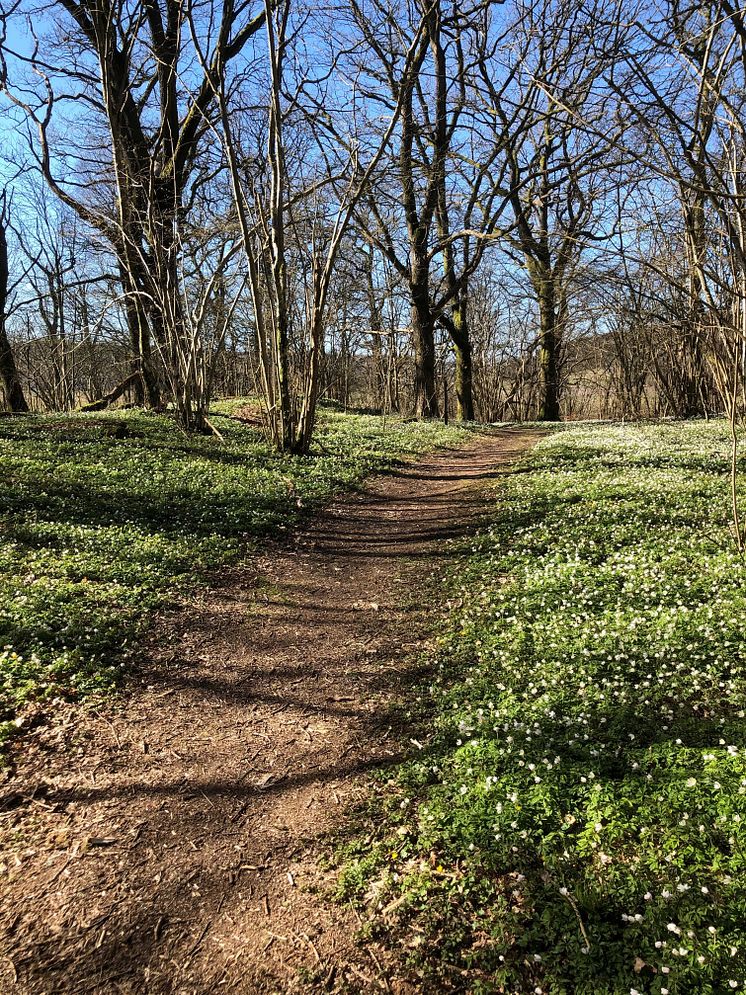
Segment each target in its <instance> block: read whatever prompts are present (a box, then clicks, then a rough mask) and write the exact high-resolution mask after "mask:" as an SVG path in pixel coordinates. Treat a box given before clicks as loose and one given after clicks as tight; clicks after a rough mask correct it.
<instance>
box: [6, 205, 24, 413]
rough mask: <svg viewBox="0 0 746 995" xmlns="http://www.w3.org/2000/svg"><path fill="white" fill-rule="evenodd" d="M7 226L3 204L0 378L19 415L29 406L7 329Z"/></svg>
mask: <svg viewBox="0 0 746 995" xmlns="http://www.w3.org/2000/svg"><path fill="white" fill-rule="evenodd" d="M6 226H7V214H6V208H5V203H4V202H3V204H2V210H0V377H2V380H3V386H4V387H5V394H6V396H7V400H8V405H9V407H10V410H11V411H14V412H17V413H19V412H25V411H28V404H27V403H26V398H25V396H24V393H23V388H22V386H21V380H20V377H19V376H18V369H17V367H16V361H15V358H14V356H13V350H12V349H11V348H10V342H9V340H8V333H7V331H6V328H5V315H6V308H7V304H8V281H9V278H10V269H9V266H8V239H7V235H6Z"/></svg>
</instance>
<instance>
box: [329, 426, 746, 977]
mask: <svg viewBox="0 0 746 995" xmlns="http://www.w3.org/2000/svg"><path fill="white" fill-rule="evenodd" d="M727 448H728V443H727V433H726V431H725V429H724V427H723V425H722V424H717V423H715V424H712V423H711V424H676V425H674V424H667V425H657V426H648V427H639V426H622V427H610V426H603V427H580V426H579V427H571V428H568V430H566V431H563V432H558V433H556V434H554V435H552V436H550V437H548V438H546V439H545V440H543V441H542V442H541V444H540V445H539V446H538V447H537V449H536V450H535V451H534V452H533V453H532V454H531V455H530V456H528V457H527V458H526V459H525V460H524V461H523V462H522V463H521V464H520V465H519V466H518V467H517V468H516V470H515V472H514V473H513V474H511V475H510V476H509V478H508V479H507V481H506V483H505V484H504V486H501V487H500V490H499V492H497V494H496V504H495V508H494V520H493V522H492V524H491V526H490V527H488V528H487V529H486V530H485V531H483V532H482V533H481V534H480V536H479V537H478V538H477V539H476V540H475V541H473V542H471V544H470V548H469V549H467V550H465V555H464V559H463V562H461V563H460V565H459V568H458V571H457V572H454V573H457V576H453V575H452V576H451V577H450V581H449V583H450V586H451V590H452V598H453V601H454V603H455V605H456V607H455V608H454V610H453V611H452V612H451V613H450V614H449V617H448V619H447V620H446V621H444V623H443V625H444V631H443V637H442V641H441V646H440V650H439V652H438V654H437V658H436V660H435V661H434V675H435V676H434V679H433V683H432V686H431V687H429V688H426V689H423V691H422V697H421V703H420V706H419V707H420V708H421V710H422V714H419V715H418V714H417V713H416V712H413V714H412V717H411V721H412V723H413V726H412V728H413V733H412V739H413V741H415V740H416V741H417V743H419V744H420V745H421V746H422V749H421V751H420V752H419V753H418V754H417V756H416V757H415V758H414V759H412V760H411V761H410V762H408V763H407V764H406V765H405V766H404V767H403V768H402V769H401V770H400V771H399V772H398V773H397V775H396V777H395V779H394V780H393V781H389V782H388V783H387V784H386V785H384V786H382V787H381V796H380V798H379V800H378V802H377V803H376V804H377V805H378V818H377V824H376V826H375V828H371V829H370V831H369V833H368V835H367V836H365V837H364V838H358V839H356V840H355V841H354V842H352V843H348V844H347V845H346V846H345V847H344V848H343V851H342V857H343V859H344V860H345V864H344V866H343V873H342V880H341V895H342V896H343V897H345V898H348V899H350V900H352V901H356V902H359V903H361V905H364V906H365V907H366V909H367V911H368V914H369V916H370V918H371V926H370V928H371V929H372V930H373V931H374V932H376V933H379V934H380V935H381V936H385V937H386V938H387V941H388V942H390V943H391V944H394V945H396V946H398V948H399V949H400V951H401V952H403V954H404V956H405V957H406V958H407V959H409V961H410V962H411V965H412V970H413V972H415V973H416V974H419V976H420V977H421V978H422V979H423V980H422V985H423V990H426V991H463V992H475V993H476V992H504V993H516V995H518V993H521V995H523V993H537V995H538V993H551V995H559V993H567V995H609V993H613V995H635V993H654V995H661V993H663V995H666V993H670V995H674V993H675V995H712V993H717V995H723V993H728V992H732V991H744V990H746V724H745V722H744V714H745V711H746V659H745V657H744V646H745V642H746V624H745V623H746V588H745V587H744V581H745V580H746V564H745V563H744V560H743V558H742V557H740V556H739V555H738V553H737V552H736V550H735V549H734V546H733V544H732V542H731V540H730V536H729V532H728V519H729V508H728V496H727V457H726V454H727ZM382 801H383V802H384V803H385V804H386V805H387V806H388V812H389V816H388V821H387V823H386V825H385V827H384V828H381V826H380V823H381V818H380V805H381V803H382Z"/></svg>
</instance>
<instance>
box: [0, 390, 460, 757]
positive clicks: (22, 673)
mask: <svg viewBox="0 0 746 995" xmlns="http://www.w3.org/2000/svg"><path fill="white" fill-rule="evenodd" d="M232 407H235V405H233V406H231V405H230V404H226V405H223V406H218V411H222V412H223V414H222V415H220V414H216V415H215V416H214V418H213V421H214V422H215V423H216V426H217V427H218V428H219V430H220V431H221V433H222V434H223V435H224V437H225V442H220V441H219V440H217V439H216V438H187V437H185V436H184V435H182V434H181V433H180V432H179V431H178V430H177V429H176V428H175V427H174V425H173V423H172V422H171V421H170V420H169V419H167V418H165V417H160V416H155V415H149V414H144V413H142V412H132V411H130V412H114V413H111V414H106V415H103V416H102V415H100V414H96V415H88V416H84V415H83V416H81V415H75V416H61V415H53V416H52V415H50V416H28V417H25V416H24V417H19V418H4V419H0V740H2V739H4V738H6V737H7V736H8V735H10V734H11V733H12V732H13V730H14V728H15V726H16V724H18V723H20V722H21V719H19V718H18V713H19V709H22V707H23V706H24V705H25V704H27V703H28V702H29V701H39V700H46V701H49V700H50V699H54V698H59V697H64V698H80V697H83V696H85V695H87V694H90V693H92V692H97V691H105V690H106V689H109V688H111V687H112V686H113V685H114V684H116V682H117V681H118V680H119V679H120V677H121V675H122V673H123V672H124V671H125V670H126V668H127V666H128V665H129V664H130V663H131V661H132V659H133V657H134V656H135V655H136V654H137V652H138V646H139V645H140V643H141V640H142V637H143V635H144V633H145V632H146V630H147V629H148V627H149V626H150V624H151V622H152V618H153V613H154V611H155V610H156V609H157V608H159V607H162V606H163V605H165V604H167V603H169V602H173V601H175V600H176V599H178V598H179V597H181V596H183V595H184V594H185V593H186V592H187V591H188V590H189V588H190V587H193V585H195V584H197V583H200V582H201V581H202V580H203V579H204V578H205V576H206V573H207V572H208V571H211V570H214V569H216V568H219V567H221V566H223V565H225V564H228V563H231V562H234V561H236V560H237V559H238V558H239V557H240V556H241V555H242V554H244V553H245V552H246V551H247V550H248V549H251V547H252V544H253V543H254V542H255V540H256V539H257V537H259V536H262V535H265V534H267V533H270V532H277V531H278V530H282V529H285V528H287V527H288V525H289V524H290V523H291V522H293V521H294V520H295V519H297V518H298V516H299V515H301V514H303V513H304V512H305V511H307V510H308V509H309V508H312V507H314V506H315V505H317V504H318V503H319V502H322V501H324V500H326V499H328V498H329V497H330V495H331V494H333V493H334V492H335V491H337V490H339V489H341V488H346V487H351V486H353V485H354V484H355V483H357V482H358V481H360V480H361V479H362V478H363V477H364V476H365V475H367V474H369V473H371V472H374V471H377V470H383V469H385V468H387V467H390V466H392V465H393V464H395V463H397V462H398V461H401V460H403V459H408V458H411V457H414V456H416V455H417V454H418V453H420V452H423V451H425V450H427V449H430V448H433V447H434V446H436V445H441V444H448V443H453V442H455V441H457V440H459V439H460V438H461V437H462V434H461V433H460V432H459V430H457V429H446V428H444V427H443V426H442V425H439V424H437V423H422V424H418V423H404V422H401V421H397V420H395V419H394V420H389V422H388V425H387V430H386V431H385V432H384V431H382V426H381V420H380V419H378V418H375V417H363V416H354V415H342V414H339V413H335V412H333V411H327V412H325V413H323V414H322V417H321V421H320V425H319V430H318V434H317V438H316V445H315V450H314V454H313V455H312V456H311V457H310V458H305V459H303V458H299V457H283V456H279V455H277V454H276V453H274V452H272V451H271V450H270V449H269V448H268V447H267V445H266V444H265V443H264V442H263V441H262V439H261V437H260V436H259V434H258V433H257V432H256V431H255V430H254V429H252V428H251V427H250V426H248V425H246V424H242V423H241V422H239V421H236V420H235V419H231V418H229V417H226V414H229V413H231V410H232ZM117 436H121V437H117Z"/></svg>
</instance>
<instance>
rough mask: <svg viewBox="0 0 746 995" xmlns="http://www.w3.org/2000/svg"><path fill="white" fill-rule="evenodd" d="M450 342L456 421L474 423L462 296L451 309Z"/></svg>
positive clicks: (470, 364)
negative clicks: (452, 357)
mask: <svg viewBox="0 0 746 995" xmlns="http://www.w3.org/2000/svg"><path fill="white" fill-rule="evenodd" d="M451 340H452V342H453V348H454V352H455V354H456V421H474V388H473V379H474V378H473V372H472V359H471V341H470V338H469V324H468V318H467V312H466V298H465V297H464V296H463V295H460V296H459V299H458V300H457V301H456V303H455V305H454V308H453V329H452V331H451Z"/></svg>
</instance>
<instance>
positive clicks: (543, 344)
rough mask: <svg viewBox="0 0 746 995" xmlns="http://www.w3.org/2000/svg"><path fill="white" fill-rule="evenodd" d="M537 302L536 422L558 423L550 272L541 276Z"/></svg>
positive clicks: (556, 337) (555, 335) (556, 339)
mask: <svg viewBox="0 0 746 995" xmlns="http://www.w3.org/2000/svg"><path fill="white" fill-rule="evenodd" d="M538 302H539V322H540V333H539V411H538V415H537V418H538V420H539V421H559V420H560V408H559V383H558V375H557V372H558V362H557V360H558V355H557V354H558V352H559V335H558V331H559V330H558V327H557V311H556V302H555V294H554V282H553V280H552V276H551V274H550V273H547V272H544V273H542V275H541V278H540V281H539V287H538Z"/></svg>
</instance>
